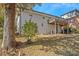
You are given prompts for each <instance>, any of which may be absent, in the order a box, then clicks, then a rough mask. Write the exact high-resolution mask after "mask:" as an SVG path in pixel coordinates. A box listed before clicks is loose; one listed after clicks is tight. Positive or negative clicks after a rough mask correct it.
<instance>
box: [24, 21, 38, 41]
mask: <svg viewBox="0 0 79 59" xmlns="http://www.w3.org/2000/svg"><path fill="white" fill-rule="evenodd" d="M23 33H24V35H25V37H26V38H28V40H30V39H32V37H33V36H35V34H36V33H37V25H36V23H33V22H32V21H31V20H29V21H25V24H24V25H23Z"/></svg>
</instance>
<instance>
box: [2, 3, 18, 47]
mask: <svg viewBox="0 0 79 59" xmlns="http://www.w3.org/2000/svg"><path fill="white" fill-rule="evenodd" d="M14 23H15V4H14V3H11V4H6V5H5V16H4V32H3V42H2V48H4V49H10V48H14V47H15V45H16V41H15V25H14Z"/></svg>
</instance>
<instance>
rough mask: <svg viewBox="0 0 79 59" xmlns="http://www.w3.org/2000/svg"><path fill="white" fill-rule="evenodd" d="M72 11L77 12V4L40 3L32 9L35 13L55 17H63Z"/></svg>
mask: <svg viewBox="0 0 79 59" xmlns="http://www.w3.org/2000/svg"><path fill="white" fill-rule="evenodd" d="M74 9H78V10H79V3H42V4H41V5H36V6H34V7H33V10H35V11H38V12H42V13H46V14H50V15H55V16H60V15H63V14H64V13H67V12H69V11H72V10H74Z"/></svg>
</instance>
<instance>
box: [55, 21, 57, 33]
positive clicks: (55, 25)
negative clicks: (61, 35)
mask: <svg viewBox="0 0 79 59" xmlns="http://www.w3.org/2000/svg"><path fill="white" fill-rule="evenodd" d="M56 27H57V26H56V22H55V34H56V32H57V28H56Z"/></svg>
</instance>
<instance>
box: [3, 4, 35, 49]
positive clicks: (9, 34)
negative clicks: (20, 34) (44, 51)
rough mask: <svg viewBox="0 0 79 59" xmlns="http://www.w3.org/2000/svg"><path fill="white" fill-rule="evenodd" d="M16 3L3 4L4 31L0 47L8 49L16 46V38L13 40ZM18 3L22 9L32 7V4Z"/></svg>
mask: <svg viewBox="0 0 79 59" xmlns="http://www.w3.org/2000/svg"><path fill="white" fill-rule="evenodd" d="M17 5H18V4H15V3H11V4H10V3H7V4H4V6H5V12H4V31H3V42H2V48H4V49H10V48H13V47H16V40H15V15H16V6H17ZM27 5H28V4H19V6H20V7H21V8H22V9H26V8H27V9H28V7H30V9H29V10H31V9H32V7H33V6H34V4H32V5H30V4H29V5H30V6H29V5H28V6H27Z"/></svg>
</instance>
